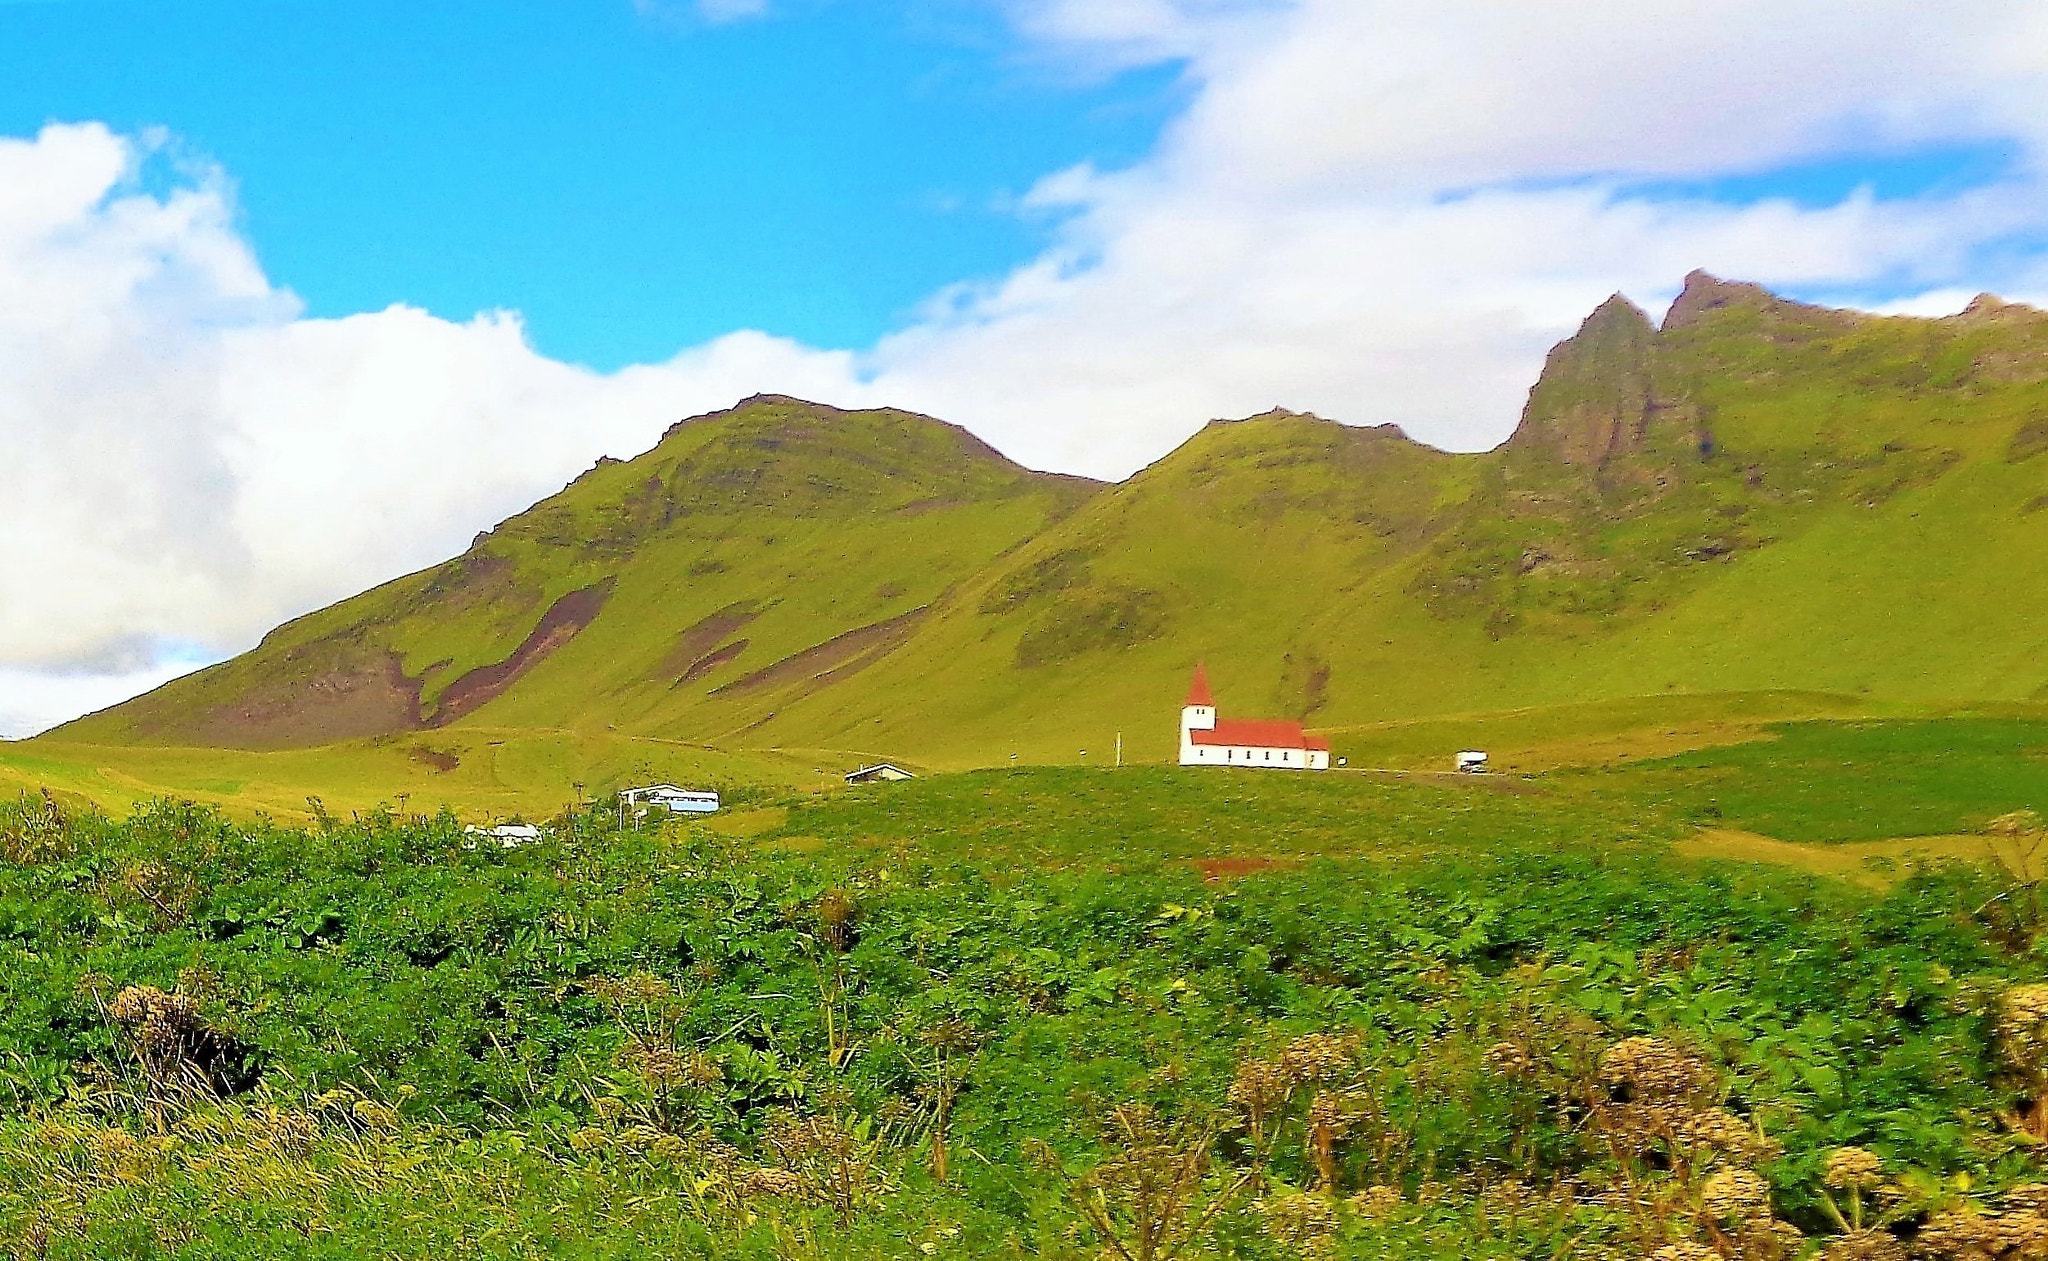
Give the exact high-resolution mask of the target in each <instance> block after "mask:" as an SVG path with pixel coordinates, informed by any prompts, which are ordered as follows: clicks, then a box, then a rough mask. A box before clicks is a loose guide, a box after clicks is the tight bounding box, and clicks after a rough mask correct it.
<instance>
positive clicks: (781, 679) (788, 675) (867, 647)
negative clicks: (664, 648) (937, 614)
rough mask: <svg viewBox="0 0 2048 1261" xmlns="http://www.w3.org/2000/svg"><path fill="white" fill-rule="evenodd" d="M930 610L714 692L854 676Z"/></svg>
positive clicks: (854, 633)
mask: <svg viewBox="0 0 2048 1261" xmlns="http://www.w3.org/2000/svg"><path fill="white" fill-rule="evenodd" d="M930 611H931V606H930V605H925V606H923V607H922V608H915V609H912V610H911V611H910V612H908V613H904V614H902V615H900V616H897V617H892V618H890V619H888V620H887V621H883V622H876V623H874V624H873V625H870V626H862V627H859V628H857V629H855V630H850V631H847V632H846V633H845V634H843V635H834V636H833V637H832V638H830V639H828V640H826V641H825V642H824V643H822V644H817V645H814V646H812V647H809V648H806V649H804V650H803V651H802V652H798V653H792V654H790V655H789V656H787V657H784V658H783V659H782V660H780V661H777V662H775V663H773V664H772V665H768V666H764V667H762V668H761V669H759V670H756V671H754V672H753V673H752V674H749V675H746V676H744V677H742V678H738V679H734V680H733V681H732V682H730V683H728V684H726V685H725V686H724V687H720V688H714V689H713V690H712V693H711V694H712V695H713V696H741V695H745V694H747V693H749V692H762V691H767V690H769V689H770V688H777V687H783V686H785V685H788V684H791V683H798V682H802V683H808V684H810V685H811V686H812V687H813V688H815V687H825V686H828V685H830V684H833V683H836V682H838V681H839V680H841V679H845V678H850V677H852V676H853V675H854V674H857V673H859V672H860V671H861V670H864V669H866V668H867V667H868V666H869V665H872V664H873V663H874V662H876V661H879V660H880V659H881V658H882V657H884V656H886V655H887V654H888V653H890V652H892V651H894V650H895V649H896V648H897V647H899V646H900V645H901V644H902V643H903V642H904V641H905V640H907V639H909V638H910V635H911V633H912V632H913V631H915V630H916V629H917V625H918V623H919V622H921V621H923V620H924V618H925V615H926V614H927V613H929V612H930Z"/></svg>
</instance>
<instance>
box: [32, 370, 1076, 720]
mask: <svg viewBox="0 0 2048 1261" xmlns="http://www.w3.org/2000/svg"><path fill="white" fill-rule="evenodd" d="M1094 488H1095V487H1094V484H1093V483H1089V482H1086V481H1084V480H1082V479H1077V478H1063V477H1054V476H1049V475H1046V474H1037V473H1031V472H1028V471H1026V470H1024V469H1021V468H1019V467H1017V466H1016V465H1014V464H1011V463H1010V462H1009V461H1007V460H1005V459H1003V458H1002V457H1001V456H1000V455H998V454H996V453H995V452H994V451H993V450H991V449H990V448H988V447H987V446H986V445H984V444H982V443H981V442H980V441H979V440H977V439H975V438H974V437H972V436H971V435H969V434H968V433H967V432H966V431H964V430H961V429H958V428H956V427H954V426H951V425H946V424H943V423H941V422H939V421H935V420H931V419H929V418H926V417H921V416H914V415H911V414H909V413H904V412H894V411H873V412H840V411H837V410H835V409H831V408H825V407H818V406H815V405H812V404H808V403H801V402H798V401H796V400H792V399H782V398H773V397H765V398H757V399H750V400H748V401H747V402H745V403H742V404H740V405H739V406H738V407H735V408H733V409H732V410H730V411H728V412H723V413H718V414H714V415H711V416H705V417H699V418H696V419H693V420H690V421H685V422H683V423H681V424H678V425H676V426H674V427H673V428H672V429H670V430H669V432H668V433H667V435H666V436H664V437H663V439H662V441H661V442H660V443H659V444H658V445H657V446H656V447H655V448H654V449H653V450H651V451H649V452H648V453H647V454H645V455H642V456H640V457H639V458H637V459H635V460H633V461H631V462H630V463H620V462H617V461H602V462H600V463H599V465H598V466H597V467H596V468H593V469H592V470H591V471H590V472H588V473H586V474H584V475H583V476H582V477H581V478H578V479H577V480H576V481H575V482H574V483H572V484H571V485H570V486H569V487H568V488H567V489H565V490H563V491H562V492H561V493H560V494H558V495H555V496H553V497H551V498H549V499H547V500H544V501H542V502H541V503H539V504H537V505H535V506H534V507H533V508H532V509H530V510H528V511H527V512H524V513H521V514H520V515H519V516H516V517H514V518H512V519H511V520H509V521H506V522H505V523H503V524H502V525H500V526H499V527H498V528H497V529H495V530H493V531H490V532H488V533H487V534H485V535H481V536H479V537H478V539H477V541H476V542H475V544H474V545H473V546H472V547H471V548H470V549H469V550H468V551H467V552H465V553H464V554H463V555H462V556H459V557H457V558H455V559H454V560H451V561H449V562H447V563H446V564H443V565H440V566H437V567H435V568H433V569H430V570H427V571H424V572H422V573H418V574H413V575H410V576H408V577H405V578H401V579H398V580H397V581H395V582H392V583H388V584H386V585H385V586H382V587H379V588H377V589H376V590H373V591H370V592H367V593H365V594H364V595H361V596H358V597H355V598H354V599H351V600H346V601H343V602H342V603H340V604H337V605H334V606H332V607H330V608H328V609H324V610H322V611H320V612H318V613H315V614H312V615H310V616H308V617H305V618H302V619H299V620H298V621H295V622H293V623H290V624H288V625H286V626H283V627H280V628H279V629H278V630H277V631H275V632H273V633H272V634H271V635H269V636H268V637H266V638H265V640H264V642H263V643H262V644H261V645H260V646H259V647H257V648H256V649H255V650H253V651H252V652H250V653H247V654H245V655H243V656H241V657H238V658H236V659H235V660H233V661H230V662H227V663H225V664H223V665H221V666H217V667H215V668H213V669H210V670H206V671H202V672H200V673H199V674H197V675H194V676H191V677H189V678H187V679H182V680H179V681H177V682H174V683H172V684H170V685H168V686H166V687H164V688H161V689H159V690H158V691H156V692H153V693H151V694H150V695H148V696H145V697H142V698H140V699H139V700H136V701H132V702H130V703H128V704H127V705H123V706H120V707H118V708H116V709H114V710H111V711H108V712H106V713H103V714H98V715H94V716H92V717H89V718H86V719H84V720H81V721H80V722H78V723H74V724H71V725H70V726H69V727H67V728H64V729H63V730H62V731H61V733H59V734H60V735H61V737H62V738H64V739H70V740H85V741H102V742H118V741H135V740H139V741H144V742H152V743H166V744H173V743H178V744H201V745H220V746H227V747H239V748H251V749H266V748H291V747H303V746H306V745H313V744H320V743H325V742H328V741H333V740H339V739H349V738H357V737H368V736H381V735H390V734H394V733H400V732H406V731H415V730H425V729H432V728H442V727H447V726H450V725H453V724H456V723H473V724H483V725H496V726H512V727H533V728H561V727H577V726H589V727H592V728H596V729H603V728H610V727H617V726H630V727H633V728H637V729H648V728H661V729H669V728H688V727H690V726H691V725H692V723H693V721H694V719H695V711H698V710H702V709H705V708H707V707H708V708H710V709H712V710H714V711H716V717H715V718H713V719H711V720H710V721H711V722H712V724H713V725H718V726H719V727H720V729H721V730H723V729H726V728H727V727H730V726H731V725H733V724H735V723H739V724H742V725H743V723H744V721H746V720H749V715H751V714H753V713H754V712H755V710H756V709H758V708H759V706H758V705H756V704H755V699H756V698H758V697H761V696H763V695H764V694H766V693H767V692H768V691H770V690H771V689H770V688H769V687H767V686H765V683H766V682H772V681H773V680H774V679H775V678H776V677H778V676H777V675H776V671H777V670H778V669H780V670H782V671H783V672H785V673H790V674H804V673H806V672H807V671H808V672H810V673H819V672H827V671H833V672H837V673H838V674H839V675H842V676H843V675H845V674H850V673H852V672H854V671H856V670H858V669H859V668H860V666H861V665H863V664H864V663H865V662H866V661H867V660H868V659H870V658H871V657H872V656H873V655H874V654H876V653H877V652H879V651H884V650H886V649H887V648H888V647H889V646H891V645H893V644H894V643H895V642H897V641H898V640H899V639H900V638H901V636H902V634H903V633H904V632H905V631H907V630H908V628H910V627H911V626H913V625H914V624H915V623H916V621H917V620H918V619H919V618H920V617H921V616H923V611H924V610H925V609H926V608H928V607H929V605H930V604H931V603H932V602H933V601H934V600H936V599H938V598H939V597H940V596H941V595H942V594H943V593H944V592H945V591H946V589H947V588H948V587H949V586H950V585H951V584H953V583H955V582H957V581H959V580H960V579H962V578H963V577H965V576H967V575H969V574H971V573H973V572H974V571H976V570H977V569H978V568H980V567H981V566H983V565H985V564H986V563H987V562H988V561H989V560H990V559H991V558H993V557H995V556H997V555H999V554H1001V553H1002V552H1003V551H1005V550H1007V549H1009V548H1011V547H1014V546H1016V545H1017V544H1018V543H1019V542H1021V541H1022V540H1024V539H1025V538H1027V537H1029V536H1030V535H1032V534H1033V533H1034V532H1036V531H1037V530H1039V529H1041V528H1042V527H1043V526H1044V525H1045V524H1046V523H1047V521H1049V520H1050V519H1052V518H1054V517H1057V516H1058V515H1060V514H1062V513H1064V512H1067V511H1069V510H1071V508H1072V507H1073V506H1074V505H1075V504H1076V503H1078V502H1080V501H1081V500H1083V499H1085V498H1086V497H1087V496H1088V495H1089V494H1090V493H1091V492H1092V491H1093V490H1094ZM807 654H808V655H807ZM713 692H715V693H716V695H717V697H718V700H717V702H716V703H713V702H712V700H711V694H712V693H713Z"/></svg>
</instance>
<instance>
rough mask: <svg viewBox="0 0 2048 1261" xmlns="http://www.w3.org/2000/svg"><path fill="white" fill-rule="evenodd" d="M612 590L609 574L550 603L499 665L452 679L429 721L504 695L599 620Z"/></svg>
mask: <svg viewBox="0 0 2048 1261" xmlns="http://www.w3.org/2000/svg"><path fill="white" fill-rule="evenodd" d="M611 592H612V584H611V579H609V578H607V579H606V580H604V581H603V582H600V583H598V584H597V585H596V586H592V587H585V588H583V589H582V590H580V591H571V592H570V593H569V594H567V595H565V596H563V597H562V598H561V599H559V600H557V601H555V602H554V603H553V604H552V605H550V606H548V611H547V612H545V613H543V614H541V617H540V624H539V625H537V626H535V627H534V628H533V631H532V633H530V634H529V635H527V637H526V639H525V640H524V641H523V642H522V643H521V644H520V645H519V646H518V647H517V648H514V649H513V650H512V655H511V656H509V657H507V658H505V659H504V660H503V661H500V662H498V663H497V664H496V665H488V666H478V667H477V668H476V669H474V670H471V671H470V672H469V673H468V674H465V675H463V676H462V677H461V678H459V679H457V680H455V682H453V683H450V684H449V685H448V689H447V690H446V691H444V692H442V693H441V703H440V704H439V705H438V706H436V707H435V710H434V716H433V718H432V719H431V720H430V721H429V723H428V724H427V725H429V726H434V727H445V726H447V725H448V724H449V723H451V722H454V721H455V720H456V719H457V718H460V717H462V716H463V715H464V714H467V713H470V712H472V711H474V710H476V709H478V708H480V707H482V706H483V705H486V704H488V703H489V702H491V701H493V700H496V699H497V698H498V697H499V696H501V695H503V694H504V692H505V689H506V688H509V687H511V686H512V684H513V683H515V682H517V681H518V679H519V677H520V676H521V675H523V674H525V673H526V672H527V671H528V670H531V669H533V667H535V666H537V665H539V664H540V663H541V662H543V661H545V660H547V659H548V657H550V656H551V655H553V654H554V652H555V650H556V649H558V648H560V647H561V646H562V645H563V644H566V643H568V642H569V641H570V640H572V639H574V638H576V636H578V635H580V634H582V633H583V631H584V630H585V629H586V628H587V627H589V625H590V624H591V623H592V622H594V621H596V620H597V615H598V614H599V613H600V612H602V611H603V610H604V603H605V601H606V599H608V598H609V597H610V596H611Z"/></svg>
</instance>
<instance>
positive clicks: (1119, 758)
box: [1116, 731, 1124, 766]
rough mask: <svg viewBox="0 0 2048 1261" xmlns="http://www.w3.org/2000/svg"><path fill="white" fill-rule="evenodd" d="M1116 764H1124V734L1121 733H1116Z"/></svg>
mask: <svg viewBox="0 0 2048 1261" xmlns="http://www.w3.org/2000/svg"><path fill="white" fill-rule="evenodd" d="M1116 764H1117V765H1118V766H1122V765H1123V764H1124V733H1123V732H1121V731H1119V732H1117V733H1116Z"/></svg>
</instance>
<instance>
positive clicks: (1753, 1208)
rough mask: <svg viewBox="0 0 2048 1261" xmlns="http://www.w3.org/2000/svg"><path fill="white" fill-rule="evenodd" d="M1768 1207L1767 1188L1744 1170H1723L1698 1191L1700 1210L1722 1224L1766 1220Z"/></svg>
mask: <svg viewBox="0 0 2048 1261" xmlns="http://www.w3.org/2000/svg"><path fill="white" fill-rule="evenodd" d="M1770 1206H1771V1194H1770V1187H1769V1186H1768V1185H1767V1184H1766V1183H1765V1182H1764V1180H1763V1179H1762V1178H1759V1177H1757V1176H1756V1175H1755V1174H1753V1173H1751V1172H1750V1171H1749V1170H1747V1169H1723V1170H1722V1171H1721V1172H1719V1173H1717V1174H1715V1175H1714V1176H1713V1177H1711V1178H1709V1179H1707V1181H1706V1185H1704V1186H1702V1187H1701V1188H1700V1207H1701V1208H1703V1209H1705V1210H1706V1211H1707V1214H1708V1216H1710V1217H1714V1218H1717V1219H1719V1220H1721V1221H1724V1222H1740V1221H1749V1220H1751V1219H1752V1218H1757V1217H1763V1216H1766V1215H1768V1214H1769V1213H1770V1211H1771V1209H1770Z"/></svg>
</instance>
